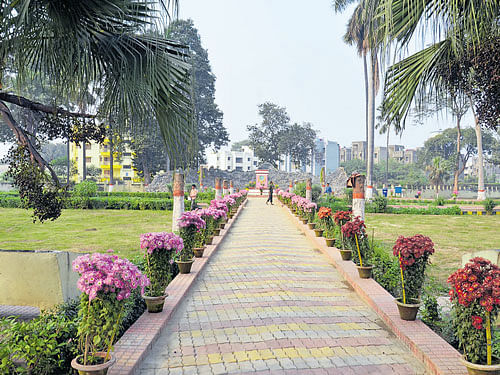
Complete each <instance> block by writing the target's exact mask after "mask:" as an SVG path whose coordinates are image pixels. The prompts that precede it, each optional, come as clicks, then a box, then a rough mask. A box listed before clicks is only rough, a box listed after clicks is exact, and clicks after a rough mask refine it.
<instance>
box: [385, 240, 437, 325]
mask: <svg viewBox="0 0 500 375" xmlns="http://www.w3.org/2000/svg"><path fill="white" fill-rule="evenodd" d="M392 252H393V254H394V256H397V257H398V259H399V267H400V269H401V291H402V296H401V297H400V298H397V299H396V304H397V305H398V310H399V316H400V317H401V319H403V320H415V318H416V316H417V311H418V308H419V307H420V294H421V293H422V285H423V284H424V280H425V268H426V267H427V265H428V264H429V257H430V256H431V255H432V254H433V253H434V243H433V242H432V240H431V239H430V238H429V237H426V236H423V235H421V234H416V235H414V236H411V237H403V236H399V237H398V239H397V240H396V244H395V245H394V247H393V248H392Z"/></svg>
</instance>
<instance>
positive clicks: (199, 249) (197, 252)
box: [193, 247, 205, 258]
mask: <svg viewBox="0 0 500 375" xmlns="http://www.w3.org/2000/svg"><path fill="white" fill-rule="evenodd" d="M204 251H205V248H204V247H195V248H194V249H193V252H194V256H195V257H196V258H201V257H202V256H203V252H204Z"/></svg>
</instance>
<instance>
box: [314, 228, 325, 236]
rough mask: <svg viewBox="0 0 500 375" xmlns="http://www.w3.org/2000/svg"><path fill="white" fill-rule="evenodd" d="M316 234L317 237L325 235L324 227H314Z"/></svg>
mask: <svg viewBox="0 0 500 375" xmlns="http://www.w3.org/2000/svg"><path fill="white" fill-rule="evenodd" d="M314 234H315V235H316V237H321V236H322V235H323V229H318V228H316V229H314Z"/></svg>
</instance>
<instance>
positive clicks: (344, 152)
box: [340, 147, 352, 163]
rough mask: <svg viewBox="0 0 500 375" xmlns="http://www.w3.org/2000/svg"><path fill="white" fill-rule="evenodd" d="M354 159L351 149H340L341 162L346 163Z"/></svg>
mask: <svg viewBox="0 0 500 375" xmlns="http://www.w3.org/2000/svg"><path fill="white" fill-rule="evenodd" d="M351 159H352V149H351V148H350V147H340V162H341V163H345V162H346V161H349V160H351Z"/></svg>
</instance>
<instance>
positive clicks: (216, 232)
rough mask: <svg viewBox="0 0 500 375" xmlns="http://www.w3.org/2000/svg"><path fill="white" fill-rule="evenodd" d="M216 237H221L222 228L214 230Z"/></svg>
mask: <svg viewBox="0 0 500 375" xmlns="http://www.w3.org/2000/svg"><path fill="white" fill-rule="evenodd" d="M214 236H220V228H215V229H214Z"/></svg>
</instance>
